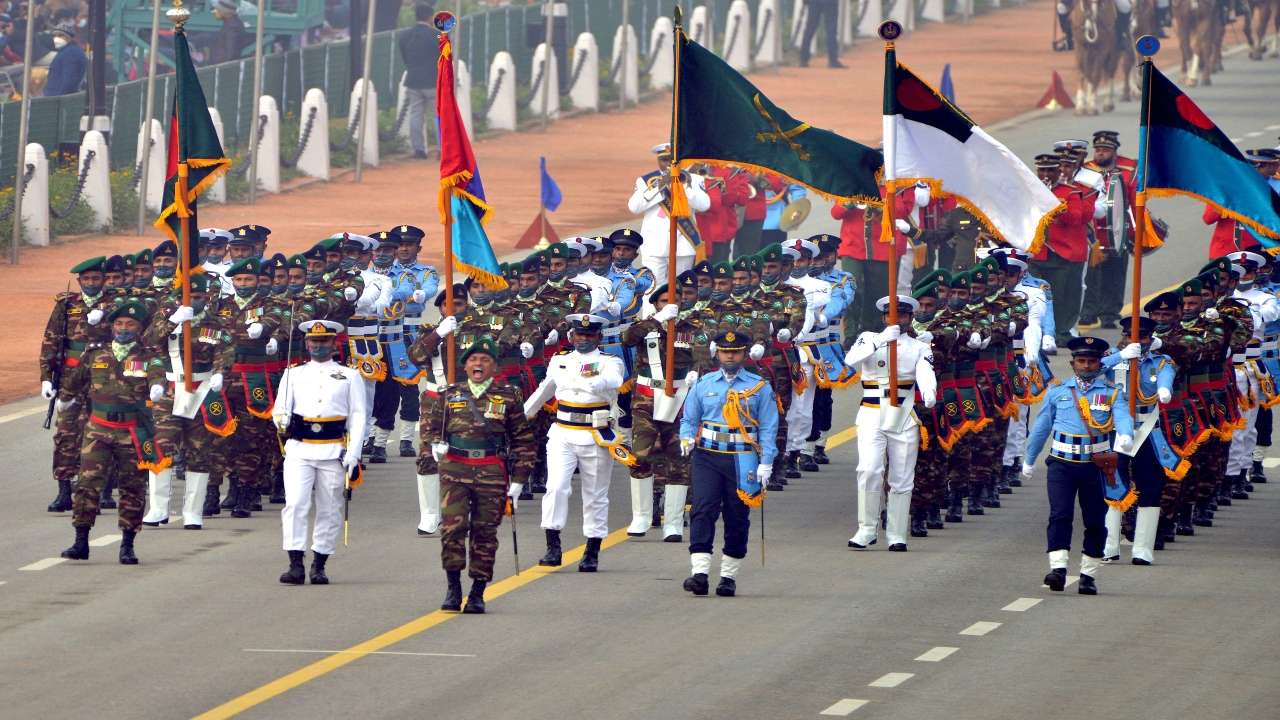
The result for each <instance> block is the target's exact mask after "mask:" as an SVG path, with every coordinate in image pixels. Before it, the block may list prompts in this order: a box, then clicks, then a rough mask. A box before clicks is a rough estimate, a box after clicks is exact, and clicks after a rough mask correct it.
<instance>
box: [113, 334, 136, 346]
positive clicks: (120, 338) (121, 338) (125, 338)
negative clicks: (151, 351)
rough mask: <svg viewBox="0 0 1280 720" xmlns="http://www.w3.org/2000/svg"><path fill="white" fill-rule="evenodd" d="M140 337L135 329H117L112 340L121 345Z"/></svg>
mask: <svg viewBox="0 0 1280 720" xmlns="http://www.w3.org/2000/svg"><path fill="white" fill-rule="evenodd" d="M137 339H138V333H136V332H134V331H133V330H116V331H114V332H112V334H111V340H112V341H113V342H117V343H119V344H121V345H128V344H129V343H132V342H134V341H135V340H137Z"/></svg>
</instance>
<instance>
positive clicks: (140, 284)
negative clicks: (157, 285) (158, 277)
mask: <svg viewBox="0 0 1280 720" xmlns="http://www.w3.org/2000/svg"><path fill="white" fill-rule="evenodd" d="M133 286H134V287H136V288H138V289H139V290H145V289H147V288H149V287H151V278H134V280H133Z"/></svg>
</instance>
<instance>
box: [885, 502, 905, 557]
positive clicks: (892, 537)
mask: <svg viewBox="0 0 1280 720" xmlns="http://www.w3.org/2000/svg"><path fill="white" fill-rule="evenodd" d="M910 512H911V492H910V491H908V492H905V493H896V492H890V493H889V512H888V515H889V518H888V519H889V523H888V527H887V528H886V529H885V531H884V537H885V540H887V541H888V543H889V547H890V548H892V547H893V546H894V545H898V544H902V545H906V544H907V526H908V525H909V524H910V522H911V519H910V518H909V517H908V515H909V514H910Z"/></svg>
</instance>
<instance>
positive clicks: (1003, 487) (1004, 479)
mask: <svg viewBox="0 0 1280 720" xmlns="http://www.w3.org/2000/svg"><path fill="white" fill-rule="evenodd" d="M1015 472H1016V471H1015V470H1014V469H1013V468H1012V467H1010V466H1008V465H1004V466H1001V468H1000V479H998V480H996V492H997V493H999V494H1001V495H1012V494H1013V481H1012V480H1011V479H1010V477H1009V476H1010V475H1011V474H1014V473H1015Z"/></svg>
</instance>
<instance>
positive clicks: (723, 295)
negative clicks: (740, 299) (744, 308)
mask: <svg viewBox="0 0 1280 720" xmlns="http://www.w3.org/2000/svg"><path fill="white" fill-rule="evenodd" d="M728 299H729V293H727V292H724V291H722V290H712V291H711V301H712V302H724V301H725V300H728Z"/></svg>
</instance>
